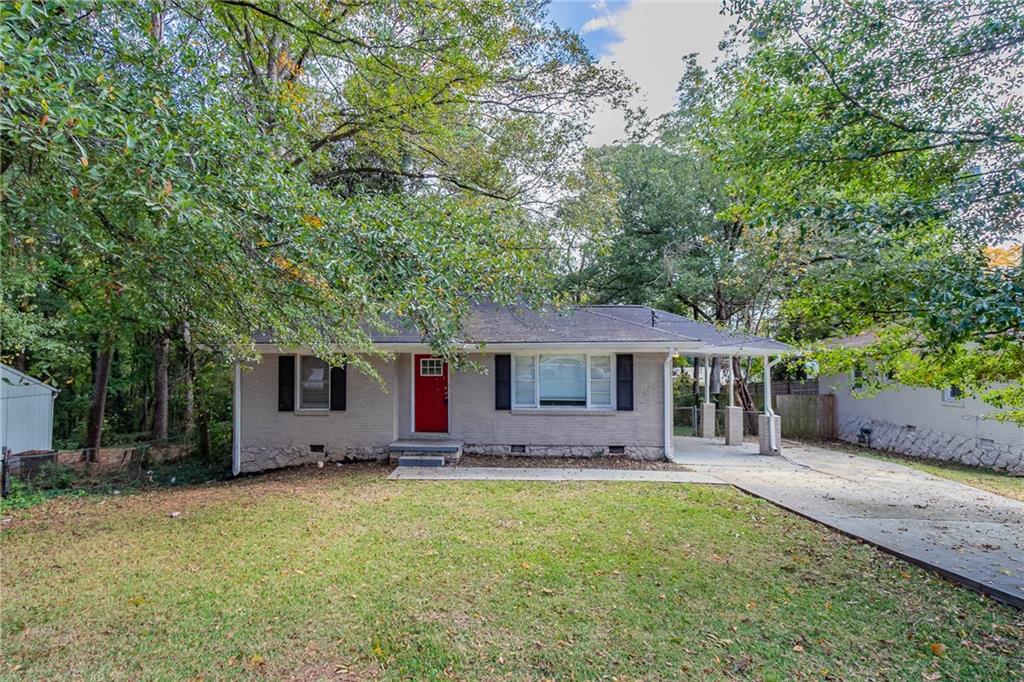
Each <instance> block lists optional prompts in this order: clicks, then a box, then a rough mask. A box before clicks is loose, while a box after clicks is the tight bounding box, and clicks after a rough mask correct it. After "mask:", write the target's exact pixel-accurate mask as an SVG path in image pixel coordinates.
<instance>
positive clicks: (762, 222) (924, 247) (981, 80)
mask: <svg viewBox="0 0 1024 682" xmlns="http://www.w3.org/2000/svg"><path fill="white" fill-rule="evenodd" d="M726 5H727V7H728V8H729V9H731V10H732V11H733V12H734V13H735V15H736V16H737V17H738V18H739V20H740V21H739V26H740V27H741V29H742V30H740V31H739V33H738V34H736V35H735V36H734V41H733V42H732V44H731V45H732V47H733V48H734V49H732V50H730V51H729V52H728V53H727V57H726V58H725V59H724V60H723V62H722V63H721V65H720V66H719V68H718V69H717V71H716V72H715V73H713V74H706V75H705V79H704V81H705V82H704V85H703V87H700V88H694V89H692V90H689V91H686V92H684V96H687V97H689V98H691V99H692V101H693V102H695V106H694V107H693V111H696V112H697V113H696V114H695V115H694V116H692V117H691V118H690V123H691V124H692V125H693V128H694V131H695V133H694V137H695V139H698V140H701V141H702V145H701V146H702V148H703V149H704V152H705V153H706V154H707V155H708V156H709V158H711V159H712V160H713V161H714V163H715V164H716V166H717V167H720V168H725V169H728V172H729V174H730V176H731V177H732V178H733V179H734V182H733V184H732V185H731V186H730V197H731V206H730V208H729V209H728V212H729V213H731V214H734V215H738V216H742V218H743V219H744V220H745V221H746V222H747V223H748V224H750V225H752V226H755V227H757V229H759V230H762V231H763V232H764V234H765V235H766V238H768V239H775V240H777V243H778V245H779V249H780V251H785V252H788V253H793V252H796V253H799V254H800V264H801V265H800V268H801V276H800V278H799V279H798V280H797V281H796V282H795V283H796V284H797V286H798V289H797V290H796V291H795V292H794V293H793V294H792V295H790V296H788V297H787V301H786V304H785V306H784V308H783V313H784V314H785V316H786V318H787V319H788V321H789V323H790V325H791V327H792V329H793V330H794V333H795V334H796V333H797V332H798V333H799V334H801V335H803V336H804V337H805V338H808V337H809V338H815V336H818V337H820V336H824V335H832V334H846V333H857V332H860V331H864V330H867V329H872V330H875V331H876V332H878V334H879V339H880V342H879V343H878V344H877V345H876V346H875V347H874V348H873V349H872V352H871V355H872V358H873V359H874V360H875V361H876V362H877V363H878V368H879V374H880V375H886V374H895V375H896V376H897V377H898V378H899V379H900V380H901V381H905V382H907V383H912V384H915V385H928V386H943V385H949V384H959V385H961V386H962V387H963V388H965V389H967V390H968V391H970V392H977V393H980V394H982V395H983V396H984V397H986V398H987V399H989V400H990V401H991V402H993V403H994V404H997V405H1012V404H1013V403H1014V402H1016V405H1017V407H1018V409H1017V410H1016V411H1013V410H1011V411H1010V412H1007V413H1004V415H1003V416H1008V417H1010V418H1017V419H1022V420H1024V412H1022V411H1021V409H1020V407H1021V406H1022V405H1024V400H1022V399H1024V395H1022V392H1021V388H1020V377H1021V376H1024V350H1022V346H1024V336H1022V334H1024V332H1022V331H1021V330H1022V328H1024V276H1022V272H1021V267H1020V264H1019V261H1017V262H1014V260H1013V259H1012V258H1010V259H1005V258H1004V259H1002V261H1001V262H996V261H990V260H989V258H988V254H989V253H991V252H990V250H989V247H991V246H992V245H994V244H998V243H1003V242H1005V243H1007V244H1008V245H1010V247H1011V248H1012V245H1013V243H1014V242H1016V244H1017V245H1018V247H1017V248H1019V243H1020V241H1019V240H1020V235H1021V234H1022V231H1024V213H1022V207H1024V107H1022V106H1021V104H1022V102H1021V93H1022V92H1024V50H1022V49H1021V46H1022V41H1024V28H1022V27H1024V6H1022V5H1021V3H1019V2H976V3H972V2H966V3H965V2H952V1H950V2H927V3H924V2H915V1H912V0H886V1H884V2H882V1H868V0H863V1H858V2H846V1H842V2H840V1H838V0H826V1H825V2H816V3H803V2H798V1H796V0H780V1H773V2H767V3H754V2H728V3H726ZM735 48H738V49H735ZM861 355H863V354H861ZM828 359H829V360H836V359H837V356H829V358H828ZM864 359H865V358H864V357H854V355H853V354H846V355H845V360H844V361H843V362H846V363H850V362H859V361H863V360H864ZM992 386H996V388H995V390H992V388H991V387H992Z"/></svg>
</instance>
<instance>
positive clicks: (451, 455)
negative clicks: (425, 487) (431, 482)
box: [388, 439, 462, 466]
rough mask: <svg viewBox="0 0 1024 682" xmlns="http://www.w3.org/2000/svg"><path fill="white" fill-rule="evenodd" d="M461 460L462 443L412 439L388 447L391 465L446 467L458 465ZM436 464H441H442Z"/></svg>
mask: <svg viewBox="0 0 1024 682" xmlns="http://www.w3.org/2000/svg"><path fill="white" fill-rule="evenodd" d="M460 459H462V443H461V442H460V441H454V440H440V439H436V440H428V439H417V440H412V439H410V440H396V441H395V442H394V443H391V444H390V445H389V446H388V460H389V461H390V463H391V464H397V465H398V466H444V465H445V464H458V463H459V460H460ZM414 462H417V463H414ZM419 462H422V463H419ZM435 462H440V464H437V463H435Z"/></svg>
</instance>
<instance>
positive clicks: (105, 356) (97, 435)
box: [85, 341, 114, 462]
mask: <svg viewBox="0 0 1024 682" xmlns="http://www.w3.org/2000/svg"><path fill="white" fill-rule="evenodd" d="M113 355H114V351H113V349H112V348H111V347H110V342H109V341H104V342H103V347H102V348H100V351H99V353H97V355H96V364H95V366H94V367H93V373H92V404H91V405H90V406H89V425H88V428H87V432H86V437H85V447H86V448H88V451H87V452H88V455H87V460H88V461H90V462H94V461H96V451H97V450H98V449H99V447H100V443H101V442H102V439H103V419H104V418H105V417H106V411H107V382H108V381H109V379H110V360H111V358H112V357H113Z"/></svg>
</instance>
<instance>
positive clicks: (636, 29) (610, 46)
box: [579, 0, 729, 147]
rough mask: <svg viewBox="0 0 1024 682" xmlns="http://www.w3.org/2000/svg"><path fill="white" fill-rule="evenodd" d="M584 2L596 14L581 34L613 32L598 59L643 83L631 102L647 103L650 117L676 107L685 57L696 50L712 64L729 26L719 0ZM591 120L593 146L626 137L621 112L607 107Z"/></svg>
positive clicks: (635, 104)
mask: <svg viewBox="0 0 1024 682" xmlns="http://www.w3.org/2000/svg"><path fill="white" fill-rule="evenodd" d="M581 4H584V3H581ZM585 4H586V5H587V8H588V9H589V10H590V11H591V12H592V13H593V15H592V16H591V17H590V18H589V19H587V20H586V22H585V23H583V25H582V28H580V29H579V30H580V34H581V35H582V36H583V38H584V39H585V40H586V39H587V38H588V37H590V36H592V35H594V34H596V33H598V32H599V31H603V32H610V33H611V35H612V37H611V38H610V39H607V40H605V41H602V42H603V43H604V44H603V45H601V48H600V50H599V51H598V56H599V57H600V61H601V63H602V64H603V65H606V66H616V67H618V68H619V69H621V70H623V71H624V72H625V73H626V75H627V76H629V77H630V78H631V79H633V81H635V82H636V83H637V84H638V85H639V86H640V90H641V92H640V94H639V95H638V97H637V98H636V99H635V100H634V102H633V105H634V106H644V107H646V109H647V114H648V116H649V117H652V118H653V117H655V116H659V115H661V114H664V113H665V112H667V111H669V110H670V109H672V107H673V106H674V105H675V100H676V86H677V85H678V83H679V79H680V77H681V76H682V74H683V66H682V57H683V55H684V54H688V53H690V52H698V53H700V62H701V63H702V64H704V65H705V66H710V65H711V61H712V59H714V57H715V56H716V55H717V54H718V42H719V40H721V38H722V33H723V32H724V31H725V29H726V27H727V26H728V25H729V18H728V17H726V16H722V15H721V14H719V9H720V8H721V3H720V2H719V1H718V0H708V1H699V0H694V1H687V0H663V1H660V2H658V1H654V0H635V1H634V2H630V3H628V4H626V3H614V4H613V3H607V2H605V1H604V0H598V1H597V2H594V1H592V0H590V1H588V2H587V3H585ZM580 9H582V8H580ZM592 123H593V126H594V129H593V132H592V133H591V135H590V140H589V142H590V145H591V146H595V147H596V146H600V145H602V144H608V143H610V142H614V141H615V140H617V139H621V138H623V137H624V135H625V121H624V119H623V116H622V114H621V113H620V112H616V111H612V110H610V109H607V108H605V109H603V110H601V111H598V112H597V113H596V114H595V115H594V117H593V119H592Z"/></svg>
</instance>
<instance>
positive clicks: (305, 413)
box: [295, 408, 331, 417]
mask: <svg viewBox="0 0 1024 682" xmlns="http://www.w3.org/2000/svg"><path fill="white" fill-rule="evenodd" d="M330 415H331V411H330V410H329V409H328V410H319V409H317V410H311V409H308V408H307V409H305V410H295V416H296V417H329V416H330Z"/></svg>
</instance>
